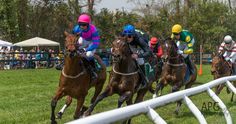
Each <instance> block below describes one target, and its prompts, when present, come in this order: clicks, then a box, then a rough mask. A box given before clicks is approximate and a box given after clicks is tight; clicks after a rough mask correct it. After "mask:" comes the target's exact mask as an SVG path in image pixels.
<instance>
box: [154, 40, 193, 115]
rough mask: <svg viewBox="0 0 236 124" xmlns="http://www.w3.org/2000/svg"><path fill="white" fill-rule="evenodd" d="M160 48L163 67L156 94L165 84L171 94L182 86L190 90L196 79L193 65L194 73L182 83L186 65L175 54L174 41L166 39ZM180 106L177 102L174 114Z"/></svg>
mask: <svg viewBox="0 0 236 124" xmlns="http://www.w3.org/2000/svg"><path fill="white" fill-rule="evenodd" d="M162 48H163V59H164V65H163V70H162V74H161V78H160V82H159V83H158V84H157V88H156V94H158V91H159V90H161V89H163V87H164V86H166V85H167V84H169V85H171V86H172V92H176V91H179V90H180V88H181V87H182V86H185V89H187V88H190V87H191V86H192V85H193V84H194V82H195V80H196V78H197V73H196V72H197V71H196V66H195V65H194V68H195V73H194V74H192V75H191V76H190V77H189V80H188V81H184V76H185V73H186V71H187V65H186V64H185V63H184V58H183V57H182V56H181V55H179V54H177V50H178V47H177V45H176V43H175V41H174V40H172V39H171V38H167V39H166V40H165V42H164V43H163V44H162ZM181 104H182V103H181V101H178V102H177V108H176V111H175V112H176V114H178V111H179V108H180V106H181Z"/></svg>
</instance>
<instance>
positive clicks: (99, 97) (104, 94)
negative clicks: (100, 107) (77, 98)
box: [84, 85, 112, 116]
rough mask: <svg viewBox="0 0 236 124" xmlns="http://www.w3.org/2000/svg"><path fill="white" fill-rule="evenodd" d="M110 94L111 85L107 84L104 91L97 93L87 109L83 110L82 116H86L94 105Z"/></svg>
mask: <svg viewBox="0 0 236 124" xmlns="http://www.w3.org/2000/svg"><path fill="white" fill-rule="evenodd" d="M109 95H112V87H111V86H109V85H108V86H107V88H106V89H105V91H103V92H102V94H101V95H99V96H98V97H97V99H96V100H95V101H94V102H93V103H92V104H91V105H90V106H89V108H88V110H87V111H85V112H84V116H88V115H90V114H91V113H92V111H93V109H94V108H95V106H96V105H97V104H98V103H99V102H100V101H101V100H103V99H104V98H106V97H107V96H109Z"/></svg>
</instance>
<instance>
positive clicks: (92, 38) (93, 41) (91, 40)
mask: <svg viewBox="0 0 236 124" xmlns="http://www.w3.org/2000/svg"><path fill="white" fill-rule="evenodd" d="M73 33H74V34H79V35H80V36H81V39H79V40H78V44H79V46H80V49H83V50H84V52H86V56H85V57H86V59H87V60H88V61H89V62H90V65H91V67H88V69H89V71H90V72H92V78H93V79H94V78H96V77H97V74H96V73H95V71H96V67H95V60H94V57H93V56H94V53H95V51H96V49H97V48H98V46H99V43H100V37H99V34H98V31H97V29H96V27H95V26H94V25H93V24H91V19H90V16H89V15H87V14H81V15H80V16H79V18H78V25H76V26H75V27H74V29H73Z"/></svg>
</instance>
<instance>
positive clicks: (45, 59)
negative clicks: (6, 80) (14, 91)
mask: <svg viewBox="0 0 236 124" xmlns="http://www.w3.org/2000/svg"><path fill="white" fill-rule="evenodd" d="M97 54H98V55H99V56H100V57H101V58H102V60H103V62H104V64H105V65H106V66H109V65H110V64H111V63H110V62H111V60H110V59H111V57H110V53H109V50H106V49H99V50H97ZM63 57H64V54H63V51H59V50H55V49H52V48H38V47H34V48H32V49H24V48H14V49H13V48H12V47H0V70H3V69H28V68H32V69H33V68H35V69H38V68H52V67H55V66H56V65H59V64H61V63H62V62H63Z"/></svg>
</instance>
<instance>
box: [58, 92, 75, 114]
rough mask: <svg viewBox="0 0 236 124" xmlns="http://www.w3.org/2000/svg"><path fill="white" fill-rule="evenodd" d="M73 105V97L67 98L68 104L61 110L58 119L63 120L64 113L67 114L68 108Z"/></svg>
mask: <svg viewBox="0 0 236 124" xmlns="http://www.w3.org/2000/svg"><path fill="white" fill-rule="evenodd" d="M71 103H72V97H70V96H67V98H66V103H65V105H64V106H63V107H62V108H61V110H60V111H59V112H58V113H57V118H58V119H61V118H62V115H63V113H64V112H65V110H66V108H68V107H69V106H70V104H71Z"/></svg>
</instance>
